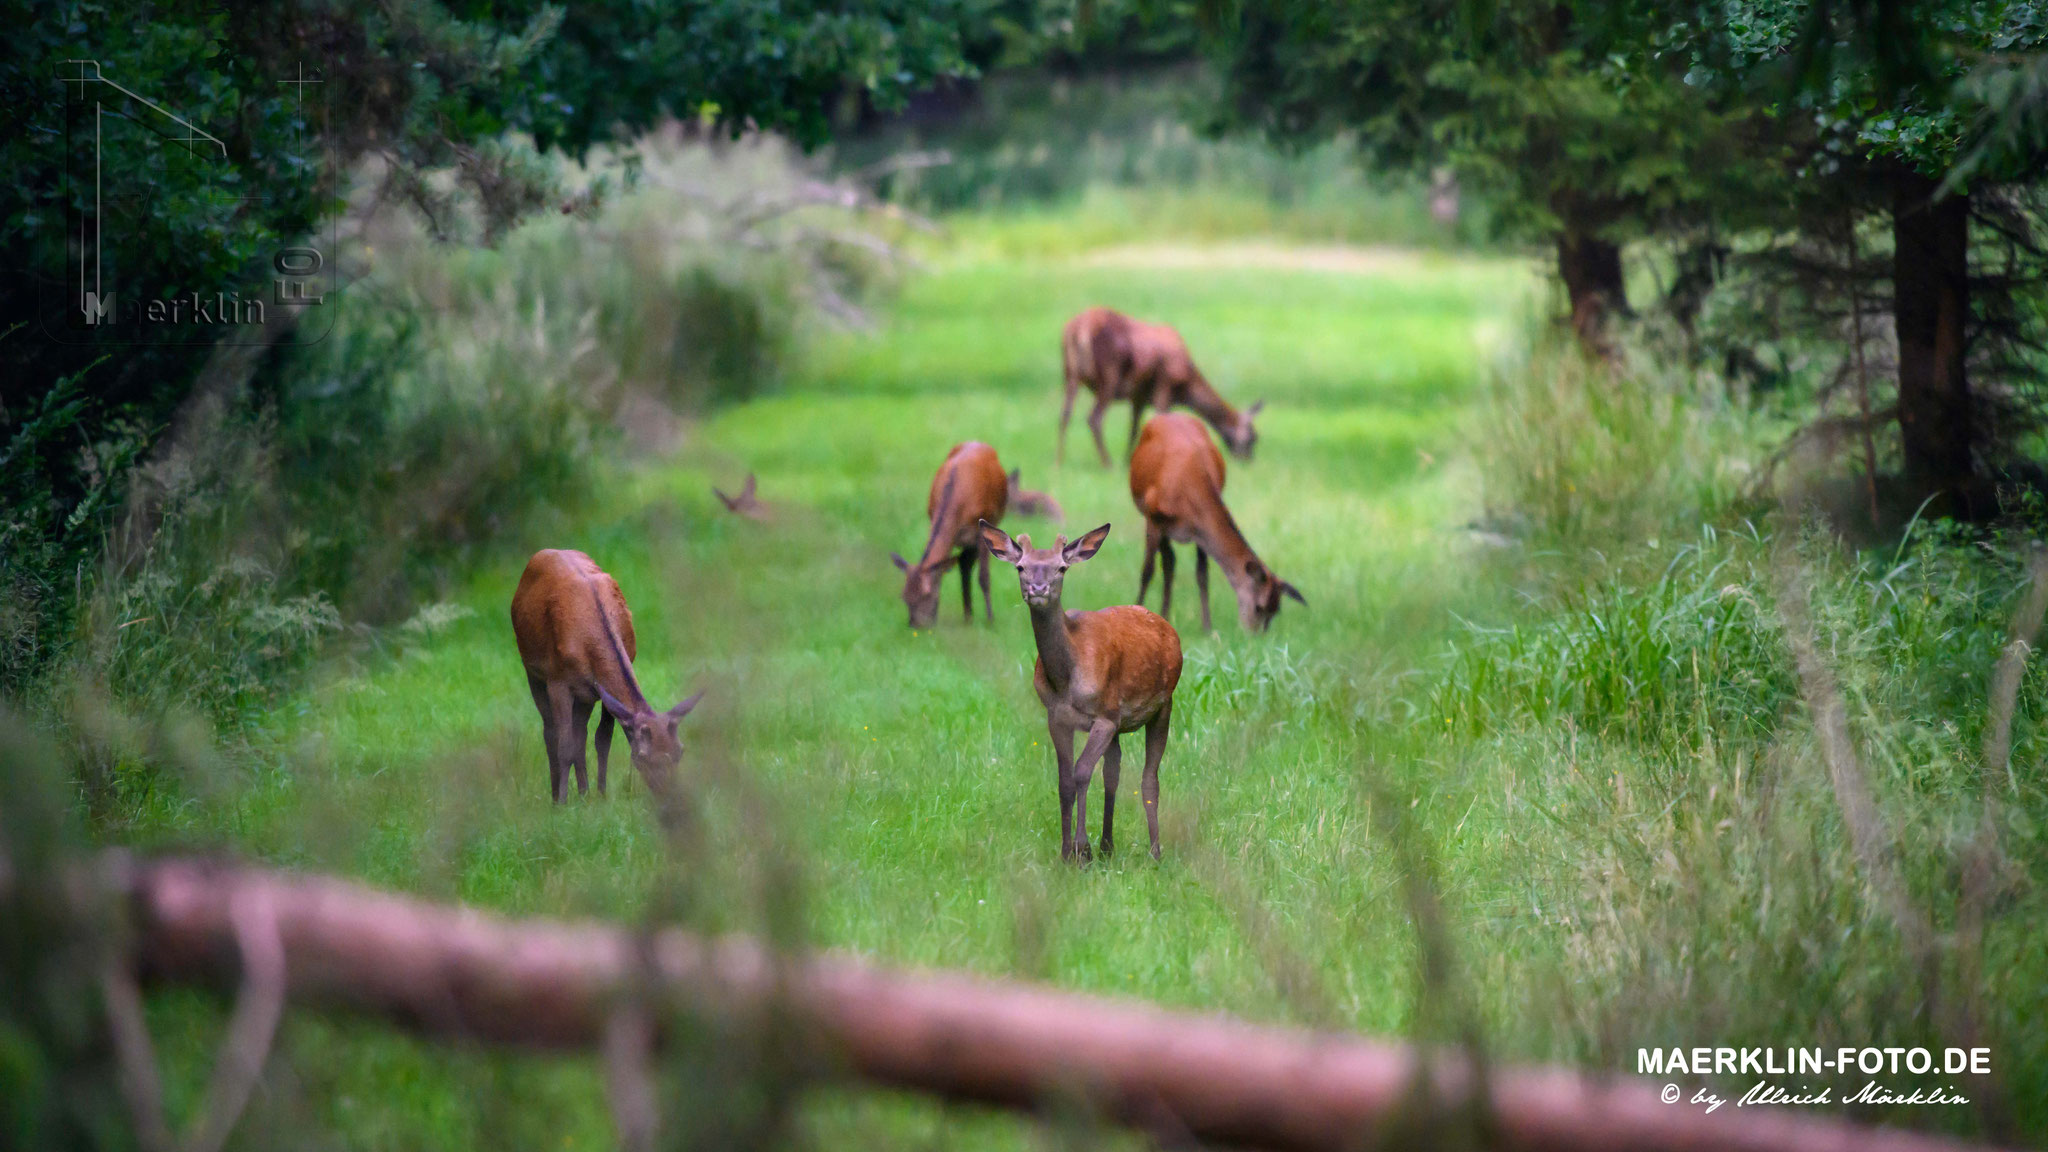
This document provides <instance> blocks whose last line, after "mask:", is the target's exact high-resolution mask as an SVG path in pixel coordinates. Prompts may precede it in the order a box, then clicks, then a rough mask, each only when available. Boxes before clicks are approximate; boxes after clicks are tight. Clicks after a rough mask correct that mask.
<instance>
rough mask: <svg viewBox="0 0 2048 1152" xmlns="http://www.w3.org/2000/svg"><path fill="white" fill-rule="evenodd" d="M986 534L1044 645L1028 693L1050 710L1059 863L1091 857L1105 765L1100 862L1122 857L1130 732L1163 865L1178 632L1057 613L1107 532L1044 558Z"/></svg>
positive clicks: (1151, 621)
mask: <svg viewBox="0 0 2048 1152" xmlns="http://www.w3.org/2000/svg"><path fill="white" fill-rule="evenodd" d="M981 535H982V538H983V539H984V540H985V541H986V542H987V546H988V550H989V551H990V552H992V553H994V554H995V555H996V556H997V557H999V558H1001V559H1002V560H1003V561H1005V562H1006V563H1009V564H1014V565H1016V566H1017V581H1018V583H1019V585H1021V586H1022V588H1023V591H1024V603H1025V605H1026V606H1028V607H1029V608H1030V610H1031V633H1032V635H1033V636H1034V637H1035V638H1036V639H1037V641H1038V662H1037V663H1036V664H1035V665H1033V666H1032V669H1031V685H1032V687H1033V688H1034V689H1036V690H1037V692H1038V700H1039V702H1040V703H1041V704H1044V705H1045V724H1046V728H1047V730H1048V731H1049V732H1050V733H1051V736H1052V751H1053V757H1054V759H1055V760H1057V761H1058V763H1059V773H1060V780H1059V783H1060V855H1061V856H1062V857H1065V858H1068V859H1073V858H1077V857H1078V858H1079V859H1082V860H1087V859H1088V858H1089V851H1088V784H1089V781H1091V780H1092V779H1094V776H1095V764H1096V762H1097V761H1098V760H1099V761H1101V762H1102V854H1103V855H1104V856H1108V855H1110V854H1111V853H1113V852H1114V851H1116V837H1115V833H1114V829H1115V825H1116V790H1117V776H1118V774H1119V773H1120V772H1121V770H1122V768H1123V748H1122V745H1121V744H1120V742H1119V741H1120V738H1121V737H1122V735H1123V734H1124V733H1126V732H1135V731H1137V730H1138V729H1140V728H1143V729H1144V730H1145V776H1144V780H1143V784H1142V792H1143V796H1144V800H1145V826H1146V829H1147V830H1148V831H1149V832H1150V833H1151V835H1152V858H1153V859H1154V860H1157V859H1159V759H1160V757H1162V756H1164V755H1165V754H1166V735H1167V732H1168V730H1169V729H1170V728H1171V726H1172V724H1173V690H1174V687H1175V686H1176V685H1178V684H1179V683H1180V635H1179V634H1178V633H1176V632H1175V631H1174V630H1173V625H1171V624H1168V623H1167V622H1166V621H1165V620H1163V619H1161V618H1160V617H1159V616H1157V615H1155V614H1153V613H1151V612H1148V611H1146V610H1145V609H1144V608H1141V607H1138V606H1137V605H1135V604H1124V605H1119V606H1117V607H1114V608H1102V609H1098V610H1096V611H1093V612H1062V611H1060V588H1061V586H1062V584H1064V582H1065V580H1066V573H1067V569H1068V568H1069V567H1071V566H1073V565H1075V564H1079V563H1080V562H1081V561H1083V560H1086V559H1088V558H1089V557H1090V556H1093V555H1095V553H1096V550H1097V549H1099V548H1101V547H1102V540H1103V538H1104V537H1106V536H1108V535H1109V525H1107V524H1104V525H1103V526H1102V527H1100V528H1097V529H1096V530H1095V531H1093V532H1090V533H1088V534H1087V535H1086V536H1083V537H1081V538H1080V539H1079V540H1076V541H1074V542H1073V543H1072V544H1069V543H1067V538H1066V537H1065V536H1061V537H1058V538H1057V539H1056V540H1055V541H1054V543H1053V546H1052V547H1051V548H1048V549H1045V550H1043V551H1040V550H1035V549H1033V548H1032V547H1031V537H1029V536H1019V537H1017V538H1015V539H1011V538H1010V535H1009V534H1008V533H1007V532H1004V531H1003V530H1002V529H1000V528H998V527H996V526H995V525H993V524H990V523H988V522H987V521H983V522H982V525H981ZM1077 731H1084V732H1086V733H1088V742H1087V743H1086V744H1085V745H1083V746H1082V748H1081V756H1080V759H1078V760H1077V759H1075V758H1074V754H1073V753H1074V733H1075V732H1077Z"/></svg>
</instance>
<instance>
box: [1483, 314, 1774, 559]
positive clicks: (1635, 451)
mask: <svg viewBox="0 0 2048 1152" xmlns="http://www.w3.org/2000/svg"><path fill="white" fill-rule="evenodd" d="M1528 330H1529V331H1530V332H1531V333H1532V334H1533V335H1532V337H1531V338H1529V339H1527V340H1525V341H1515V342H1508V343H1505V344H1503V345H1502V346H1501V347H1500V348H1499V349H1498V350H1497V356H1496V360H1495V362H1494V364H1493V365H1492V366H1491V368H1490V371H1489V373H1488V377H1487V381H1488V392H1489V395H1488V397H1487V403H1486V404H1484V405H1483V406H1481V408H1480V410H1479V414H1478V416H1477V418H1476V419H1475V421H1474V423H1473V431H1472V437H1473V441H1474V442H1475V444H1476V445H1478V446H1479V449H1480V450H1479V451H1478V452H1477V453H1475V456H1476V459H1477V461H1478V463H1479V465H1480V470H1481V479H1482V482H1483V484H1484V485H1485V500H1486V503H1487V505H1488V507H1489V508H1490V509H1491V510H1493V511H1495V512H1496V513H1499V514H1502V515H1505V516H1509V517H1511V518H1513V520H1514V522H1515V526H1517V527H1518V530H1520V531H1523V532H1530V531H1533V532H1534V533H1535V534H1537V535H1539V536H1541V537H1544V538H1547V539H1549V540H1552V541H1554V542H1558V543H1562V544H1566V545H1570V546H1584V545H1586V544H1589V543H1590V544H1597V543H1600V542H1612V541H1625V540H1638V539H1642V538H1645V537H1649V536H1654V535H1656V533H1657V532H1658V531H1659V530H1660V529H1664V528H1670V527H1682V526H1684V525H1686V524H1698V523H1699V522H1700V521H1701V520H1702V519H1703V518H1706V517H1709V516H1711V515H1713V514H1714V513H1715V512H1716V510H1718V509H1722V508H1725V507H1728V506H1729V505H1730V504H1731V503H1732V502H1733V501H1734V500H1735V498H1736V497H1737V495H1738V493H1739V492H1740V486H1741V483H1742V481H1743V479H1744V478H1745V477H1746V476H1747V475H1748V474H1749V472H1750V471H1751V470H1752V467H1753V463H1754V461H1755V460H1756V459H1757V458H1758V457H1759V456H1760V455H1762V453H1763V448H1762V446H1761V437H1760V434H1759V428H1758V422H1757V420H1756V418H1755V417H1753V416H1752V415H1751V414H1750V413H1749V412H1748V411H1747V410H1745V409H1743V408H1742V407H1740V406H1738V405H1736V404H1734V403H1732V402H1731V401H1730V400H1729V398H1728V394H1727V391H1726V389H1725V388H1724V387H1723V386H1722V385H1721V383H1720V381H1719V380H1718V379H1716V378H1715V377H1714V376H1712V375H1711V374H1707V373H1700V372H1696V371H1693V370H1691V369H1688V368H1683V367H1678V366H1674V365H1671V364H1669V363H1668V362H1665V361H1661V360H1659V359H1657V358H1656V357H1655V356H1654V355H1652V354H1651V353H1649V352H1648V351H1646V350H1645V349H1643V348H1642V347H1640V346H1636V347H1631V348H1628V349H1626V350H1624V352H1623V353H1622V354H1621V355H1620V356H1619V358H1618V359H1616V360H1613V361H1608V360H1601V359H1596V358H1592V357H1589V356H1587V355H1586V354H1585V353H1584V352H1583V351H1582V350H1581V349H1580V347H1579V346H1578V344H1577V342H1576V341H1575V340H1573V339H1571V338H1570V336H1569V334H1568V333H1566V332H1564V331H1563V330H1561V329H1559V328H1556V327H1554V326H1550V325H1537V324H1532V325H1530V326H1529V329H1528Z"/></svg>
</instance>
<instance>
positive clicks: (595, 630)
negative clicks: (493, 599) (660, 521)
mask: <svg viewBox="0 0 2048 1152" xmlns="http://www.w3.org/2000/svg"><path fill="white" fill-rule="evenodd" d="M512 635H513V637H514V638H515V639H516V640H517V641H518V643H519V662H520V663H521V664H524V665H525V666H526V685H527V687H528V688H530V689H532V690H533V706H534V707H536V708H538V709H540V723H541V732H542V734H543V736H544V737H545V739H546V741H547V747H548V790H549V792H550V793H551V794H552V795H553V796H554V799H555V803H557V804H560V803H562V802H563V801H565V800H567V799H568V798H569V774H568V769H569V768H571V767H574V768H575V769H576V791H577V793H578V794H582V795H587V794H588V793H589V791H590V781H589V776H588V775H587V773H586V771H585V767H584V764H585V761H584V736H585V734H586V733H587V732H588V731H589V730H590V710H591V709H592V708H593V707H595V706H597V705H599V704H602V705H603V706H604V714H603V715H602V716H601V717H599V718H598V721H597V793H598V795H600V796H602V795H604V790H605V761H606V760H608V759H609V758H610V756H611V747H612V723H613V721H615V720H616V721H617V722H618V725H619V727H621V728H623V729H625V732H626V746H627V747H628V748H630V749H631V750H632V756H633V767H634V768H635V769H637V770H638V771H639V773H640V775H641V776H642V777H643V778H645V779H646V781H647V783H648V786H649V787H651V788H655V789H657V790H659V789H660V788H663V787H665V786H666V785H667V783H668V779H669V776H670V774H671V773H673V772H674V771H675V767H676V764H677V763H678V762H679V761H680V760H681V759H682V754H683V746H682V743H681V742H680V741H679V740H678V739H677V736H676V726H677V725H678V724H679V723H681V721H682V719H683V717H685V716H688V715H689V714H690V710H691V709H692V708H695V707H696V706H697V701H699V700H702V699H703V698H704V694H703V693H702V692H699V693H697V694H696V695H695V696H692V697H690V698H689V699H688V700H685V701H683V702H682V703H681V704H678V705H676V706H675V707H673V708H671V709H669V710H668V711H666V712H656V711H655V710H654V708H653V706H652V705H650V704H648V703H647V697H646V696H645V695H643V694H642V693H641V691H640V682H639V681H638V680H637V679H635V678H634V676H633V656H634V641H633V614H632V612H630V611H628V610H627V608H626V598H625V596H624V595H622V594H621V593H620V592H619V583H618V581H616V580H613V579H612V578H611V576H610V575H608V574H607V573H606V572H605V570H604V569H602V568H599V567H598V566H597V564H596V563H595V562H593V561H592V560H591V559H590V557H588V556H585V555H584V554H583V553H581V552H571V551H567V550H564V549H555V548H546V549H542V550H541V551H539V552H535V553H534V554H533V559H531V560H528V561H527V562H526V571H525V572H524V573H522V574H521V575H520V577H519V589H518V591H516V592H514V593H512Z"/></svg>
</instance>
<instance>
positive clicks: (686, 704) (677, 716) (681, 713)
mask: <svg viewBox="0 0 2048 1152" xmlns="http://www.w3.org/2000/svg"><path fill="white" fill-rule="evenodd" d="M703 698H704V693H702V692H699V693H697V694H696V695H695V696H692V697H690V698H689V699H688V700H685V701H683V702H682V703H681V704H678V705H676V706H675V707H673V708H671V709H669V710H668V711H666V712H664V713H662V715H664V716H666V717H668V722H669V724H670V725H674V724H675V723H676V722H677V721H679V720H681V719H682V718H683V717H685V716H688V715H689V714H690V710H691V709H693V708H695V707H696V706H697V701H699V700H702V699H703Z"/></svg>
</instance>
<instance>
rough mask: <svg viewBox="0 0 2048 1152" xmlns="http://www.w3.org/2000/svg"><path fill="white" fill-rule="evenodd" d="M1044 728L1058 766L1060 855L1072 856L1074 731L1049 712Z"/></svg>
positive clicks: (1046, 715)
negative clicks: (1050, 741) (1049, 736)
mask: <svg viewBox="0 0 2048 1152" xmlns="http://www.w3.org/2000/svg"><path fill="white" fill-rule="evenodd" d="M1045 727H1046V730H1047V732H1048V733H1050V735H1051V736H1052V754H1053V759H1055V760H1057V761H1058V762H1059V766H1060V855H1061V856H1063V857H1064V856H1071V855H1073V847H1074V730H1073V729H1072V728H1070V727H1068V726H1067V725H1065V724H1062V723H1060V721H1059V720H1058V718H1056V717H1055V716H1054V715H1053V714H1052V713H1051V712H1047V713H1046V714H1045Z"/></svg>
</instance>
